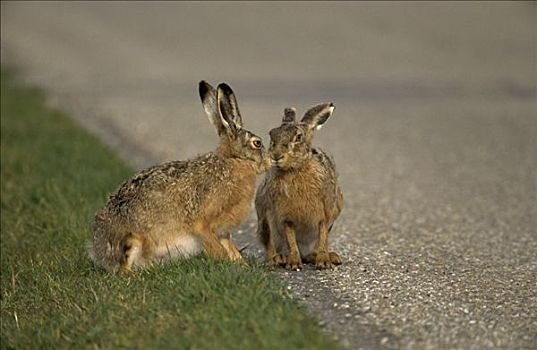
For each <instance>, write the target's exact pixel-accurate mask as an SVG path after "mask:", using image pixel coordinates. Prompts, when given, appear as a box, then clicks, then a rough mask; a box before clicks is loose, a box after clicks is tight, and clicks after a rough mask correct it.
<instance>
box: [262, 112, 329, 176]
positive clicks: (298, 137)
mask: <svg viewBox="0 0 537 350" xmlns="http://www.w3.org/2000/svg"><path fill="white" fill-rule="evenodd" d="M334 108H335V107H334V104H333V103H323V104H320V105H317V106H314V107H312V108H310V109H309V110H308V111H307V112H306V113H305V114H304V117H302V120H300V122H297V121H296V109H294V108H285V110H284V115H283V118H282V125H281V126H279V127H278V128H274V129H272V130H270V148H269V158H270V161H271V164H272V165H273V166H275V167H277V168H279V169H293V168H295V169H296V168H300V167H302V166H303V165H304V163H305V162H306V161H307V160H308V159H309V158H310V154H311V148H310V146H311V140H312V139H313V134H314V132H315V130H318V129H320V128H321V127H322V126H323V124H324V123H325V122H326V121H327V120H328V118H329V117H330V116H331V115H332V112H333V111H334Z"/></svg>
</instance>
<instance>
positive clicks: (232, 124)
mask: <svg viewBox="0 0 537 350" xmlns="http://www.w3.org/2000/svg"><path fill="white" fill-rule="evenodd" d="M216 100H217V103H218V111H219V112H220V117H221V120H222V122H223V123H224V125H225V126H226V128H228V129H229V130H230V131H231V132H236V131H237V130H239V129H241V128H242V117H241V112H240V111H239V105H238V104H237V99H236V98H235V94H234V93H233V90H232V89H231V87H229V85H227V84H226V83H221V84H219V85H218V87H217V91H216Z"/></svg>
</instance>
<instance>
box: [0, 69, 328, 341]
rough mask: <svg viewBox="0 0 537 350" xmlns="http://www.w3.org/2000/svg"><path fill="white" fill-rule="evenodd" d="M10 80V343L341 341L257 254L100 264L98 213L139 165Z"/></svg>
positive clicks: (6, 95)
mask: <svg viewBox="0 0 537 350" xmlns="http://www.w3.org/2000/svg"><path fill="white" fill-rule="evenodd" d="M1 80H2V81H1V108H2V110H1V115H2V119H1V121H2V128H1V132H2V135H1V136H2V137H1V156H0V159H1V177H2V183H1V187H2V188H1V191H2V196H1V208H2V212H1V216H2V218H1V225H2V227H1V237H2V245H1V293H2V298H1V318H2V323H1V334H2V337H1V338H2V348H4V347H5V348H66V347H69V348H86V347H94V348H100V349H107V348H109V349H111V348H119V347H120V348H162V347H166V348H185V349H193V348H201V349H209V348H212V349H214V348H218V349H237V348H247V349H253V348H260V349H266V348H270V349H275V348H282V349H283V348H308V349H327V348H338V345H337V344H336V343H335V342H334V341H333V340H331V339H330V338H329V337H327V336H326V335H325V334H324V333H323V332H322V331H321V330H320V328H319V327H318V326H317V321H316V320H315V319H314V318H312V317H311V316H309V315H308V314H307V313H306V311H305V310H304V309H303V308H302V307H301V306H300V305H299V304H298V303H297V302H296V301H293V300H292V299H291V298H290V297H289V296H288V293H287V291H286V290H285V288H284V287H283V286H282V285H281V282H280V281H279V280H278V279H277V278H276V276H274V274H271V273H267V272H266V270H265V268H264V267H263V266H262V265H259V264H257V263H256V262H254V261H251V264H250V266H248V267H243V266H239V265H235V264H231V263H223V262H216V261H213V260H210V259H207V258H205V257H203V256H200V257H197V258H195V259H190V260H186V261H181V262H178V263H174V264H170V265H165V266H156V267H154V268H151V269H148V270H145V271H142V272H140V273H137V274H134V275H129V276H123V275H110V274H108V273H104V272H102V271H98V270H97V269H95V268H94V267H93V265H92V263H91V262H90V260H89V258H88V257H87V253H86V251H85V243H86V241H88V240H89V239H90V238H91V232H90V226H91V220H92V216H93V213H94V212H95V211H96V209H97V208H98V207H99V206H101V205H103V204H104V201H105V198H106V195H107V194H108V193H109V192H110V191H112V190H113V189H114V188H115V187H117V186H118V184H119V183H120V182H122V181H123V180H124V179H126V178H127V177H128V176H130V175H131V174H132V173H133V170H132V168H130V167H129V166H128V165H126V164H125V163H124V162H123V161H122V160H120V159H119V158H118V157H117V156H116V155H115V153H114V152H112V151H111V150H110V149H109V148H108V147H107V146H104V145H103V144H102V143H101V142H100V141H98V140H97V139H96V138H95V137H94V136H91V135H89V134H88V133H87V132H86V131H85V130H82V129H81V128H80V127H79V126H78V125H77V124H76V123H75V122H74V121H73V120H71V118H70V117H69V116H68V115H66V114H65V113H63V112H61V111H59V110H56V109H51V108H48V107H46V106H45V105H44V101H45V96H46V93H45V92H43V91H42V90H39V89H35V88H29V87H24V86H20V85H18V84H16V83H15V81H14V75H13V73H12V72H11V71H5V70H4V69H2V73H1Z"/></svg>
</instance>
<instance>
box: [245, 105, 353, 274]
mask: <svg viewBox="0 0 537 350" xmlns="http://www.w3.org/2000/svg"><path fill="white" fill-rule="evenodd" d="M334 108H335V107H334V105H333V104H332V103H325V104H321V105H318V106H315V107H313V108H311V109H310V110H308V111H307V112H306V114H305V115H304V117H303V118H302V120H301V121H300V122H296V121H295V119H296V114H295V109H292V108H286V109H285V112H284V117H283V120H282V125H281V126H280V127H278V128H275V129H272V130H271V131H270V139H271V144H270V149H269V156H270V159H271V162H272V167H271V168H270V169H269V171H268V172H267V173H266V175H265V179H264V181H263V183H262V184H261V186H260V187H259V189H258V190H257V195H256V199H255V207H256V210H257V217H258V228H257V233H258V235H259V237H260V239H261V241H262V243H263V244H264V245H265V248H266V253H267V260H269V261H271V262H273V263H275V264H282V265H285V266H286V268H288V269H292V270H297V269H300V268H301V267H302V261H304V262H306V263H312V264H315V266H316V268H317V269H325V268H331V267H332V266H333V265H339V264H341V258H340V257H339V255H338V254H337V253H335V252H328V233H329V232H330V230H331V229H332V225H333V223H334V221H335V220H336V219H337V217H338V216H339V213H340V212H341V209H342V207H343V194H342V193H341V188H340V187H339V185H338V182H337V175H336V169H335V164H334V160H333V159H332V158H331V157H330V156H328V155H327V154H326V153H324V152H323V151H321V150H319V149H315V148H312V147H311V140H312V138H313V134H314V131H315V130H316V129H320V128H321V127H322V125H323V124H324V123H325V122H326V120H327V119H328V118H329V117H330V115H331V114H332V112H333V111H334Z"/></svg>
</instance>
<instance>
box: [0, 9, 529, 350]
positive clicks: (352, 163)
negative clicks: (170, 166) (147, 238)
mask: <svg viewBox="0 0 537 350" xmlns="http://www.w3.org/2000/svg"><path fill="white" fill-rule="evenodd" d="M1 19H2V27H1V29H2V37H1V44H2V63H7V64H11V65H15V66H17V67H18V68H19V69H20V70H21V72H22V74H23V76H24V78H25V79H26V80H27V81H29V82H32V83H37V84H40V85H42V86H45V87H46V88H47V89H48V90H49V91H50V92H51V103H54V104H56V105H59V106H60V107H61V108H64V109H67V110H69V111H71V112H73V114H74V115H75V116H76V118H78V120H79V122H80V123H81V124H82V125H84V126H85V127H87V128H89V129H90V130H91V131H93V132H94V133H96V134H97V135H99V136H100V137H101V138H102V139H103V140H104V141H105V142H107V143H108V144H110V145H111V146H112V147H114V148H115V149H116V150H118V152H120V154H121V155H122V156H123V157H124V158H125V159H126V160H127V161H129V162H131V163H132V164H134V165H135V166H136V167H139V168H141V167H144V166H147V165H150V164H153V163H156V162H160V161H164V160H171V159H184V158H188V157H192V156H194V155H196V154H198V153H202V152H205V151H209V150H212V149H213V148H214V147H215V145H216V142H217V139H216V135H215V132H214V131H213V129H212V127H211V125H210V124H209V123H208V121H207V119H206V117H205V115H204V113H203V111H202V108H201V104H200V102H199V97H198V95H197V82H198V81H199V80H201V79H205V80H208V81H210V82H212V83H214V84H217V83H218V82H220V81H226V82H228V83H229V84H230V85H231V86H232V87H233V88H234V89H235V91H236V92H237V95H238V99H239V104H240V106H241V111H242V114H243V119H244V123H245V126H246V127H247V128H248V129H250V130H252V131H254V132H256V133H258V134H259V135H260V136H262V137H264V138H265V143H268V142H267V139H268V130H269V129H270V128H272V127H275V126H277V125H278V124H279V121H280V118H281V115H282V111H283V108H284V107H287V106H294V107H296V108H297V109H298V112H299V113H303V112H304V111H305V109H306V108H308V107H310V106H312V105H314V104H317V103H320V102H328V101H332V102H334V103H335V105H336V111H335V113H334V115H333V117H332V118H331V119H330V120H329V121H328V122H327V124H326V126H325V127H324V128H323V129H322V130H320V131H319V132H318V135H317V136H316V139H315V143H316V145H318V146H321V147H323V148H324V149H325V150H326V151H328V152H329V153H331V154H332V155H334V157H335V160H336V163H337V166H338V170H339V174H340V180H341V184H342V187H343V190H344V195H345V200H346V203H345V208H344V210H343V213H342V215H341V217H340V219H339V220H338V221H337V223H336V225H335V226H334V229H333V231H332V235H331V238H330V239H331V242H330V243H331V246H332V248H333V249H334V250H336V251H338V252H339V253H341V254H342V256H343V257H344V259H345V262H344V264H343V265H342V266H340V267H338V268H336V269H335V270H334V271H323V272H317V271H314V270H309V269H307V270H305V271H301V272H294V273H289V272H285V271H282V272H280V274H281V276H282V278H283V280H284V282H285V283H286V284H287V285H288V286H289V290H290V292H291V293H292V294H293V295H294V296H295V297H296V298H298V299H300V300H302V301H303V302H304V303H305V304H306V305H307V306H308V308H309V309H310V310H311V312H313V313H314V314H316V315H317V316H318V317H319V319H320V320H321V322H322V324H323V325H324V327H325V328H326V329H327V331H328V332H330V333H331V334H332V335H333V336H335V337H336V338H338V339H339V340H340V341H341V343H342V344H343V345H345V346H346V347H348V348H350V349H360V348H363V349H377V348H378V349H453V348H461V349H489V348H490V349H493V348H496V349H500V348H501V349H506V348H509V349H535V348H536V347H537V190H536V186H537V185H536V181H537V172H536V171H537V158H536V157H537V152H536V150H537V111H536V108H537V103H536V102H537V101H536V77H537V72H536V67H537V63H536V52H537V51H536V43H537V28H536V26H537V7H536V6H535V4H534V3H448V2H441V3H422V2H419V3H385V2H381V3H365V2H364V3H361V2H360V3H354V2H341V3H319V2H314V3H306V2H300V3H289V4H288V3H272V2H270V3H158V4H148V3H122V4H119V3H26V2H25V3H10V2H2V18H1ZM254 232H255V216H254V214H252V215H251V217H250V218H249V220H248V221H247V222H245V223H244V224H243V225H242V226H241V227H240V230H239V231H238V232H237V233H236V234H235V238H236V239H237V240H238V241H239V242H241V244H245V243H250V244H251V245H250V247H249V248H248V252H249V253H250V254H255V255H260V253H261V251H260V250H259V246H258V245H256V244H255V242H256V239H255V237H254ZM282 322H285V321H284V320H282Z"/></svg>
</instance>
